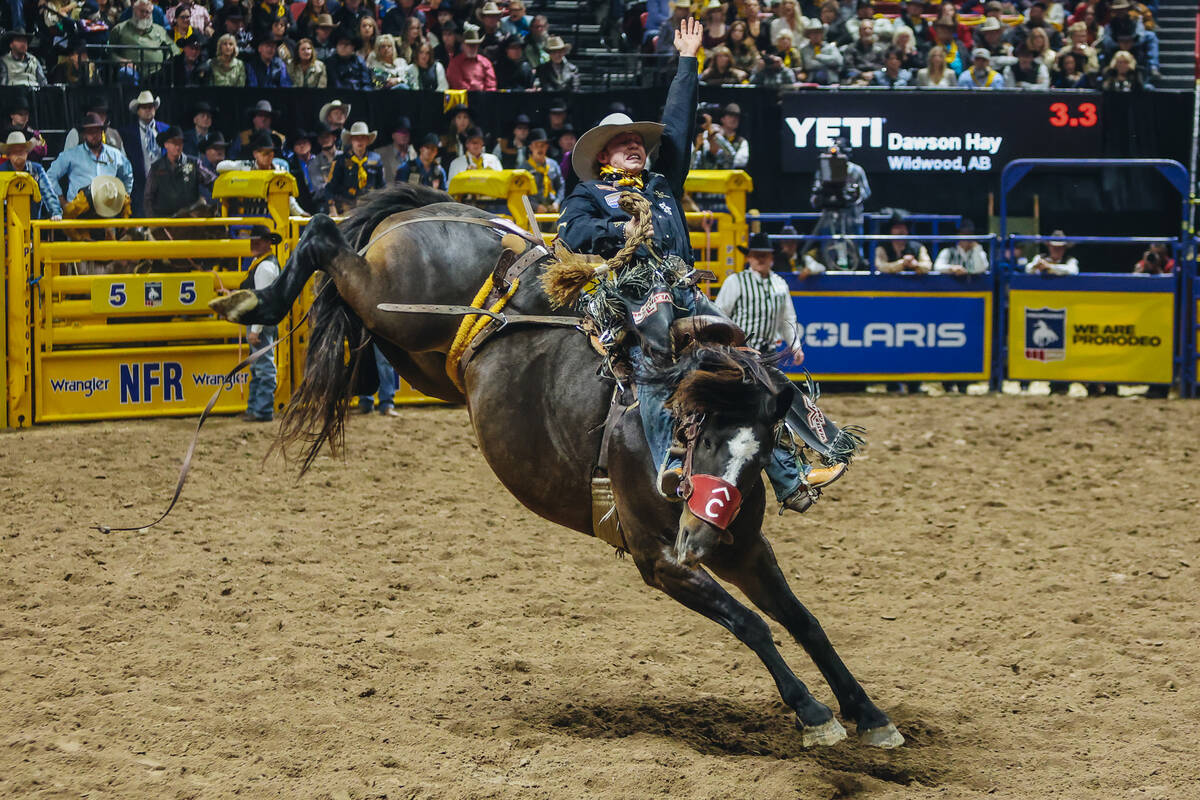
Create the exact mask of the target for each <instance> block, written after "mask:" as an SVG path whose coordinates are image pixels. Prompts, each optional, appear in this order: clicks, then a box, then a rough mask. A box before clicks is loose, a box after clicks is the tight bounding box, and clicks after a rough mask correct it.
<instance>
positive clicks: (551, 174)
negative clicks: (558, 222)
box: [520, 128, 563, 214]
mask: <svg viewBox="0 0 1200 800" xmlns="http://www.w3.org/2000/svg"><path fill="white" fill-rule="evenodd" d="M549 151H550V137H549V136H547V135H546V131H544V130H543V129H541V128H534V129H533V131H532V132H531V133H530V134H529V158H528V159H527V160H526V161H525V163H523V164H521V167H520V168H521V169H526V170H529V172H531V173H532V174H533V182H534V184H535V185H536V186H537V191H536V192H534V194H533V195H532V196H531V197H530V198H529V200H530V202H532V203H533V210H534V211H535V212H536V213H538V214H553V213H554V212H556V211H558V204H559V202H560V200H561V198H562V195H563V176H562V170H560V169H559V168H558V164H556V163H555V162H554V161H552V160H550V159H549V158H547V157H546V156H547V154H548V153H549Z"/></svg>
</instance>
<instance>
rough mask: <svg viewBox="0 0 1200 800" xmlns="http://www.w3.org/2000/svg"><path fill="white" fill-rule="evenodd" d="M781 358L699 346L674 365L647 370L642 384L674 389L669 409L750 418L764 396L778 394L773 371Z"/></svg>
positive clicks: (678, 359) (739, 350)
mask: <svg viewBox="0 0 1200 800" xmlns="http://www.w3.org/2000/svg"><path fill="white" fill-rule="evenodd" d="M778 360H779V358H778V357H777V356H775V355H767V356H764V355H761V354H759V353H755V352H753V351H751V350H743V349H739V348H734V347H726V346H724V345H695V346H692V347H689V348H687V349H686V350H684V351H683V353H681V354H680V356H679V357H678V358H677V359H676V360H675V362H674V363H673V364H670V365H667V366H650V367H644V368H643V371H642V374H641V375H640V376H639V380H640V381H642V382H645V383H656V384H660V385H665V386H667V387H669V388H670V389H671V396H670V398H669V399H668V400H667V404H666V405H667V408H668V409H670V410H671V411H672V412H673V413H674V414H675V415H676V416H677V417H684V416H687V415H688V414H693V413H698V414H746V413H747V411H749V410H750V409H754V408H757V404H758V401H759V400H760V399H761V398H762V396H763V393H764V392H767V393H770V394H776V393H777V392H778V391H779V387H778V385H777V384H778V381H779V379H778V378H777V377H776V376H775V375H774V374H773V372H772V370H770V369H769V368H770V367H771V366H773V365H774V364H775V363H776V362H777V361H778Z"/></svg>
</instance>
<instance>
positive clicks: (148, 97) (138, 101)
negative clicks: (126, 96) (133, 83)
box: [129, 89, 162, 111]
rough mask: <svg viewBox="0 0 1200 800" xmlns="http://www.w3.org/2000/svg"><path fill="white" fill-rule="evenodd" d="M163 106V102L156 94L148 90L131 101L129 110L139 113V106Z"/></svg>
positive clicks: (144, 90)
mask: <svg viewBox="0 0 1200 800" xmlns="http://www.w3.org/2000/svg"><path fill="white" fill-rule="evenodd" d="M161 105H162V100H161V99H159V98H157V97H155V96H154V92H151V91H149V90H148V89H143V90H142V91H141V93H140V94H138V96H137V97H135V98H133V99H132V100H130V101H129V110H130V111H137V110H138V107H139V106H154V107H155V108H158V107H159V106H161Z"/></svg>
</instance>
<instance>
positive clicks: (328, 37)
mask: <svg viewBox="0 0 1200 800" xmlns="http://www.w3.org/2000/svg"><path fill="white" fill-rule="evenodd" d="M336 28H337V24H336V23H334V21H333V17H331V16H330V15H328V14H321V15H320V16H318V17H317V24H316V25H314V26H313V32H312V43H313V51H314V52H315V55H316V58H317V60H318V61H326V60H327V59H328V58H329V57H330V56H332V55H333V54H334V53H336V52H337V49H336V48H335V47H334V41H333V32H334V30H335V29H336Z"/></svg>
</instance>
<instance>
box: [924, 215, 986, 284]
mask: <svg viewBox="0 0 1200 800" xmlns="http://www.w3.org/2000/svg"><path fill="white" fill-rule="evenodd" d="M958 233H959V234H960V235H961V236H962V237H963V238H962V239H960V240H959V241H957V242H955V243H954V247H943V248H942V249H941V251H939V252H938V254H937V258H936V259H935V260H934V262H933V271H934V272H940V273H944V274H946V275H959V276H966V275H982V274H983V273H985V272H987V271H988V256H987V250H985V249H984V248H983V247H982V246H981V245H980V244H979V242H977V241H975V239H974V238H972V237H974V235H975V223H974V222H972V221H971V220H970V219H964V220H963V221H962V222H961V223H959V226H958Z"/></svg>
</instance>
